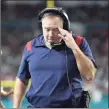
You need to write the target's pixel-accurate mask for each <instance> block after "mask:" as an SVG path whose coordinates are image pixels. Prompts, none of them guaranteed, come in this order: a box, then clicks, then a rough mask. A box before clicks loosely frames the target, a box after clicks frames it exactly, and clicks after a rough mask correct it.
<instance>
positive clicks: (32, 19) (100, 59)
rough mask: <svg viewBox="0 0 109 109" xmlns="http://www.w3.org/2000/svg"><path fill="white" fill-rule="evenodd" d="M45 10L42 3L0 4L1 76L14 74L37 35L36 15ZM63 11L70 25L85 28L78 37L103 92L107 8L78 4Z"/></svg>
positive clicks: (104, 89) (105, 64)
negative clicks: (87, 47)
mask: <svg viewBox="0 0 109 109" xmlns="http://www.w3.org/2000/svg"><path fill="white" fill-rule="evenodd" d="M59 6H61V5H59ZM45 7H46V6H45V4H36V5H29V4H27V5H24V4H22V5H17V4H16V5H7V4H5V3H2V7H1V9H2V10H1V20H2V22H1V23H2V25H1V26H2V28H1V31H2V34H1V46H2V47H1V48H2V67H1V68H2V69H1V72H2V74H3V75H7V74H8V73H13V74H14V75H15V74H17V71H18V67H19V64H20V61H21V55H22V52H23V48H24V45H25V44H26V42H27V41H29V40H31V39H32V38H33V37H34V36H36V35H38V34H39V33H40V32H41V29H40V25H39V24H38V21H37V16H38V13H39V12H40V10H42V9H43V8H45ZM65 9H66V11H67V13H68V16H69V18H70V21H71V23H72V22H80V23H81V24H82V25H83V26H84V27H85V31H86V32H85V33H84V34H82V35H83V36H84V37H86V39H87V40H88V42H89V44H90V47H91V49H92V52H93V55H94V58H95V61H96V64H97V66H98V70H97V74H96V79H95V81H94V82H95V83H96V84H97V86H98V87H99V89H100V90H102V91H103V92H107V91H108V90H107V89H108V56H107V55H108V27H107V22H108V6H107V5H106V6H100V5H91V6H87V5H82V6H77V7H76V6H75V7H66V8H65ZM90 24H91V26H90ZM77 29H78V28H77Z"/></svg>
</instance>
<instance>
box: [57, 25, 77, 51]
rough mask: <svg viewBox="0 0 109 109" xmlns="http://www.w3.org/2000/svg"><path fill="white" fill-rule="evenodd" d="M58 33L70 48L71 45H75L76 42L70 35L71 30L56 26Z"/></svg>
mask: <svg viewBox="0 0 109 109" xmlns="http://www.w3.org/2000/svg"><path fill="white" fill-rule="evenodd" d="M58 30H59V32H60V34H58V36H60V37H61V38H62V39H63V40H64V42H65V43H66V45H67V46H68V47H69V48H71V49H72V47H76V46H77V44H76V42H75V40H74V38H73V37H72V32H68V31H66V30H64V29H62V28H60V27H59V28H58Z"/></svg>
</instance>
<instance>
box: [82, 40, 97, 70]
mask: <svg viewBox="0 0 109 109" xmlns="http://www.w3.org/2000/svg"><path fill="white" fill-rule="evenodd" d="M80 49H81V50H82V51H83V53H84V54H85V55H86V56H87V57H88V58H89V59H90V60H91V61H92V63H93V64H94V66H95V67H96V68H97V65H96V63H95V60H94V58H93V55H92V51H91V49H90V47H89V44H88V42H87V40H86V39H85V38H83V40H82V42H81V44H80Z"/></svg>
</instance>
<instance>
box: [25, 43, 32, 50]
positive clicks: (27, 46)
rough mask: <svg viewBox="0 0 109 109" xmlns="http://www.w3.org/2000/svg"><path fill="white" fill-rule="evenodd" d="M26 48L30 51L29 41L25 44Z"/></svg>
mask: <svg viewBox="0 0 109 109" xmlns="http://www.w3.org/2000/svg"><path fill="white" fill-rule="evenodd" d="M26 49H27V51H30V50H31V41H29V42H28V43H27V44H26Z"/></svg>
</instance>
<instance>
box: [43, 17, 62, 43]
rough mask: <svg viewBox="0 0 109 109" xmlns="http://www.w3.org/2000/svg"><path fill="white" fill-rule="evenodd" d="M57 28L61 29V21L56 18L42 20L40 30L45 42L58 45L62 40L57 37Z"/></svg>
mask: <svg viewBox="0 0 109 109" xmlns="http://www.w3.org/2000/svg"><path fill="white" fill-rule="evenodd" d="M58 27H61V28H63V20H62V19H61V18H60V17H58V16H45V17H44V18H43V19H42V29H43V35H44V40H45V42H49V43H59V42H60V41H61V40H62V39H61V38H60V37H59V36H58V34H59V30H58Z"/></svg>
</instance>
